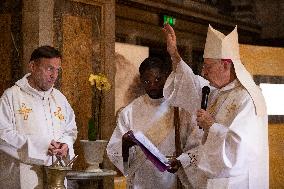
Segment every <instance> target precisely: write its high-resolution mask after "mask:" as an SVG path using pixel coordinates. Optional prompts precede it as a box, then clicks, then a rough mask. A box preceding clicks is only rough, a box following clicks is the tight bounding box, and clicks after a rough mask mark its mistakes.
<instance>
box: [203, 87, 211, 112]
mask: <svg viewBox="0 0 284 189" xmlns="http://www.w3.org/2000/svg"><path fill="white" fill-rule="evenodd" d="M209 93H210V88H209V87H208V86H204V87H203V88H202V100H201V109H203V110H206V108H207V103H208V96H209Z"/></svg>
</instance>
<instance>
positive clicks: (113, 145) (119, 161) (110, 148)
mask: <svg viewBox="0 0 284 189" xmlns="http://www.w3.org/2000/svg"><path fill="white" fill-rule="evenodd" d="M131 119H132V107H131V106H127V107H126V108H124V110H122V111H121V112H120V114H119V116H118V119H117V125H116V127H115V129H114V132H113V134H112V136H111V138H110V141H109V143H108V145H107V154H108V157H109V159H110V160H111V162H112V163H113V164H114V165H115V166H116V167H117V168H118V169H119V170H120V171H121V172H122V173H123V174H124V176H127V177H131V176H133V174H134V173H135V171H136V170H137V169H138V168H139V167H140V166H141V165H142V163H143V162H144V161H145V160H146V159H145V155H144V154H143V153H141V154H142V155H143V156H144V158H142V157H141V156H139V157H137V156H136V154H137V150H138V148H136V147H135V146H133V147H131V148H130V149H129V158H128V162H127V163H124V162H123V157H122V136H123V134H125V133H126V132H127V131H129V130H132V129H133V126H132V125H131V124H132V120H131Z"/></svg>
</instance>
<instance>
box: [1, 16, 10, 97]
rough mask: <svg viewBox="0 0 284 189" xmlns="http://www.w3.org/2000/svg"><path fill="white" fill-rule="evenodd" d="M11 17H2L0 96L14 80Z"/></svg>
mask: <svg viewBox="0 0 284 189" xmlns="http://www.w3.org/2000/svg"><path fill="white" fill-rule="evenodd" d="M10 28H11V15H9V14H1V15H0V33H1V35H0V55H1V56H0V63H1V66H0V81H1V82H0V96H1V95H2V93H3V92H4V90H5V89H7V88H8V87H9V86H10V83H11V80H12V73H11V72H12V71H11V70H12V64H11V61H12V60H11V56H12V51H11V45H12V40H11V29H10Z"/></svg>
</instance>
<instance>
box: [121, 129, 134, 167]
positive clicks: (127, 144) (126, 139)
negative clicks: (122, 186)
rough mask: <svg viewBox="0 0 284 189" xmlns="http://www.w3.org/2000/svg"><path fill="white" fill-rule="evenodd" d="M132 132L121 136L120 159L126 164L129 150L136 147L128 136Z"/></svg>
mask: <svg viewBox="0 0 284 189" xmlns="http://www.w3.org/2000/svg"><path fill="white" fill-rule="evenodd" d="M132 132H133V131H131V130H130V131H128V132H126V133H125V134H124V135H123V136H122V157H123V161H124V162H127V161H128V157H129V148H130V147H132V146H134V145H136V143H135V142H133V141H132V140H131V138H130V136H129V134H130V133H132Z"/></svg>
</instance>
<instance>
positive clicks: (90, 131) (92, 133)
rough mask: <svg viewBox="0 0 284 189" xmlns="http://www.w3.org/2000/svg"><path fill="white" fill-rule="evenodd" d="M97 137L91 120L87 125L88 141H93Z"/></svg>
mask: <svg viewBox="0 0 284 189" xmlns="http://www.w3.org/2000/svg"><path fill="white" fill-rule="evenodd" d="M96 136H97V128H96V127H95V121H94V119H93V118H91V119H90V120H89V123H88V139H89V140H90V141H95V140H96Z"/></svg>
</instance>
